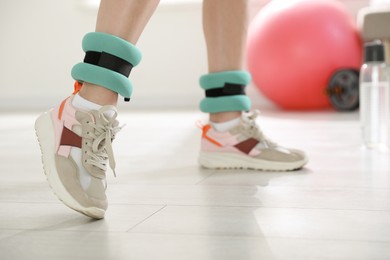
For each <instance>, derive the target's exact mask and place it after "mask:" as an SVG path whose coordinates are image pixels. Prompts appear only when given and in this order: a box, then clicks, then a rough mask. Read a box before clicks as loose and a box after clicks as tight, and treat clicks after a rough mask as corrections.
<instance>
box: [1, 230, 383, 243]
mask: <svg viewBox="0 0 390 260" xmlns="http://www.w3.org/2000/svg"><path fill="white" fill-rule="evenodd" d="M1 230H3V231H10V232H11V231H16V232H18V231H21V232H22V233H26V232H64V233H87V232H88V233H100V234H108V235H125V236H132V235H151V236H156V235H157V236H178V237H212V238H251V239H285V240H297V239H298V240H309V241H313V240H315V241H317V242H318V241H328V242H332V241H334V242H341V241H344V242H358V243H376V244H390V240H372V239H369V240H362V239H342V238H313V237H302V236H275V235H241V234H231V235H227V234H201V233H175V232H142V231H135V232H134V231H131V232H129V231H114V230H113V231H107V230H103V231H96V230H69V229H16V228H0V231H1ZM15 235H18V234H11V236H15ZM0 240H1V239H0Z"/></svg>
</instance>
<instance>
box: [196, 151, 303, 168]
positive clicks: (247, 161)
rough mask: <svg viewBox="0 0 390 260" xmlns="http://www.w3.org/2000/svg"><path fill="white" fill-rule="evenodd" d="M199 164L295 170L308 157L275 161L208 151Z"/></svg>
mask: <svg viewBox="0 0 390 260" xmlns="http://www.w3.org/2000/svg"><path fill="white" fill-rule="evenodd" d="M198 161H199V164H200V165H201V166H202V167H204V168H208V169H248V170H258V171H277V172H280V171H295V170H299V169H301V168H302V167H303V166H304V165H305V164H306V163H307V159H306V158H305V159H303V160H300V161H296V162H273V161H266V160H261V159H255V158H252V157H249V156H244V155H240V154H233V153H206V152H201V153H200V155H199V160H198Z"/></svg>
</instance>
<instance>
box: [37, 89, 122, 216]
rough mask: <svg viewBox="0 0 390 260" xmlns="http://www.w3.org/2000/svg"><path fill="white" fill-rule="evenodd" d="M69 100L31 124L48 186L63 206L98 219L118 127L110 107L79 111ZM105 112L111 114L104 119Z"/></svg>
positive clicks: (112, 164)
mask: <svg viewBox="0 0 390 260" xmlns="http://www.w3.org/2000/svg"><path fill="white" fill-rule="evenodd" d="M73 97H74V95H72V96H70V97H69V98H67V99H65V100H64V101H63V102H62V104H61V105H60V106H59V107H57V108H54V109H52V110H50V111H48V112H46V113H44V114H42V115H41V116H40V117H39V118H38V119H37V120H36V122H35V131H36V133H37V137H38V142H39V144H40V147H41V152H42V162H43V167H44V171H45V174H46V176H47V180H48V182H49V184H50V186H51V187H52V189H53V190H54V192H55V194H56V195H57V196H58V198H59V199H60V200H61V201H62V202H63V203H64V204H65V205H67V206H68V207H70V208H72V209H74V210H76V211H78V212H80V213H82V214H85V215H87V216H89V217H91V218H95V219H101V218H104V214H105V212H106V209H107V198H106V194H105V190H106V186H107V185H106V180H105V179H106V168H107V161H109V164H110V167H111V169H113V171H114V168H115V161H114V156H113V152H112V147H111V142H112V140H113V139H114V138H115V134H116V133H117V132H118V131H119V130H120V129H121V128H120V127H118V124H119V123H118V121H117V120H116V119H115V118H116V116H117V111H116V108H115V107H114V106H103V107H102V108H101V109H100V110H93V111H88V112H86V111H81V110H77V109H76V108H74V107H73V106H72V100H73ZM107 111H109V112H107ZM105 112H106V113H105ZM107 113H111V114H112V113H113V114H114V115H113V116H112V117H107V116H106V114H107ZM114 174H115V172H114Z"/></svg>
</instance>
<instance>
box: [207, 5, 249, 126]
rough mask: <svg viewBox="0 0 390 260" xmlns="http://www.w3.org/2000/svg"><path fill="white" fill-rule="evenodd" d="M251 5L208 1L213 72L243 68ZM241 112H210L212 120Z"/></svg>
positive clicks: (211, 71)
mask: <svg viewBox="0 0 390 260" xmlns="http://www.w3.org/2000/svg"><path fill="white" fill-rule="evenodd" d="M247 6H248V1H247V0H204V2H203V31H204V35H205V39H206V45H207V55H208V65H209V73H215V72H223V71H239V70H242V69H243V52H244V48H245V39H246V33H247V20H248V17H247ZM240 115H241V111H229V112H218V113H210V120H211V121H213V122H224V121H227V120H231V119H234V118H237V117H239V116H240Z"/></svg>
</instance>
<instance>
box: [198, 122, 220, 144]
mask: <svg viewBox="0 0 390 260" xmlns="http://www.w3.org/2000/svg"><path fill="white" fill-rule="evenodd" d="M210 128H211V125H205V126H203V128H202V137H203V138H204V139H206V140H207V141H209V142H211V143H213V144H215V145H216V146H219V147H222V144H220V143H219V142H217V141H215V140H214V139H212V138H211V137H210V136H208V135H207V132H208V131H209V130H210Z"/></svg>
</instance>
